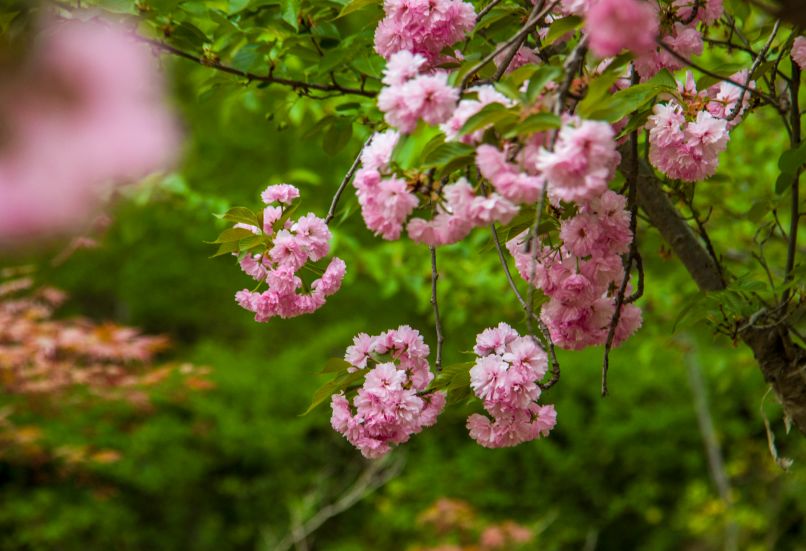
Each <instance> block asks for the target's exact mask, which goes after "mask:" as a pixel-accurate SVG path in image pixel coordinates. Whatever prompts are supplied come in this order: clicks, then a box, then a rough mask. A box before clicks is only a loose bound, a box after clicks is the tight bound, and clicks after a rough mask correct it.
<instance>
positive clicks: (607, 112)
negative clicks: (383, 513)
mask: <svg viewBox="0 0 806 551" xmlns="http://www.w3.org/2000/svg"><path fill="white" fill-rule="evenodd" d="M533 6H535V3H533ZM541 8H545V10H546V11H545V13H543V14H542V15H541V16H540V17H538V19H540V18H541V17H542V18H543V19H541V21H539V23H538V24H537V25H536V26H535V28H534V29H529V28H528V27H527V26H524V27H523V28H522V29H521V31H535V34H534V35H532V34H527V35H525V36H524V35H523V34H518V35H517V36H510V37H507V39H508V40H506V42H499V44H498V46H495V47H494V50H493V49H491V50H490V51H489V53H487V54H482V56H481V57H471V56H470V55H468V58H467V59H465V58H464V56H463V55H462V54H461V53H459V52H453V54H451V52H450V50H449V49H448V48H449V47H450V46H452V45H453V44H455V43H457V42H458V41H460V40H462V39H464V38H466V37H468V36H469V35H470V32H471V31H472V29H473V26H474V24H475V21H476V15H475V13H474V11H473V8H472V6H471V5H470V4H468V3H465V2H462V1H460V0H429V1H425V0H387V1H385V3H384V10H385V14H386V15H385V18H384V19H383V21H381V23H380V24H379V26H378V28H377V29H376V33H375V48H376V50H377V51H378V53H380V54H381V55H382V56H383V57H384V58H385V59H386V67H385V69H384V71H383V78H382V85H383V86H382V88H381V90H380V91H379V93H378V96H377V107H378V109H379V111H380V112H381V113H383V118H384V121H385V124H386V128H385V129H384V128H381V129H380V131H377V132H376V133H375V134H374V135H373V136H372V138H371V139H370V140H369V142H368V143H367V144H366V145H365V147H364V148H363V150H362V152H361V154H360V159H359V161H360V164H358V166H359V168H358V170H357V171H356V172H355V174H354V175H353V176H354V177H353V180H352V183H353V186H354V188H355V191H356V196H357V200H358V203H359V205H360V208H361V215H362V217H363V219H364V222H365V223H366V226H367V228H369V229H370V230H371V231H372V232H373V233H375V235H378V236H380V237H382V238H383V239H387V240H396V239H399V238H401V236H402V235H403V233H404V230H405V232H406V233H408V237H409V238H410V239H411V240H412V241H414V242H416V243H422V244H426V245H429V246H430V247H436V246H441V245H447V244H450V243H456V242H458V241H461V240H462V239H465V238H466V237H467V236H468V235H469V234H470V233H471V232H472V231H473V230H474V229H475V228H480V227H482V226H487V227H490V226H492V230H493V233H494V234H495V236H496V239H497V237H498V235H499V234H498V233H497V231H498V229H500V230H501V231H502V232H506V233H507V236H508V238H509V239H508V241H507V244H506V248H507V249H508V251H509V252H510V254H511V256H512V257H513V258H514V260H515V265H516V267H517V269H518V272H519V274H520V275H521V277H522V278H523V279H524V280H526V281H527V282H528V284H529V285H531V286H532V287H534V288H536V289H539V290H540V291H541V293H542V295H541V296H540V297H539V299H538V300H539V301H540V302H539V304H540V310H539V313H537V312H532V311H531V307H527V309H528V310H529V312H528V314H527V315H529V316H532V315H535V314H536V315H537V318H536V321H538V322H539V323H538V325H539V327H540V330H541V331H542V332H544V335H543V337H545V339H546V342H548V341H551V342H552V343H553V344H556V345H557V346H559V347H561V348H565V349H573V350H579V349H582V348H585V347H589V346H596V345H602V344H607V345H608V351H609V348H610V347H611V346H619V345H620V344H621V343H623V342H624V341H625V340H626V339H628V338H629V337H630V336H631V335H633V334H634V333H635V332H636V331H637V330H638V329H639V327H640V326H641V324H642V314H641V310H640V309H639V308H638V307H637V306H636V305H635V304H634V301H635V300H636V299H637V298H638V296H640V290H639V292H638V293H635V294H634V293H633V291H632V286H631V284H630V276H631V273H632V270H633V268H634V267H635V266H636V265H637V266H639V269H638V275H639V276H641V277H642V272H641V271H640V266H641V265H640V263H639V262H640V258H639V257H638V250H637V247H636V244H635V242H634V239H635V235H634V234H635V228H636V223H637V221H636V220H635V219H633V218H632V216H633V215H634V212H635V211H634V210H633V209H634V208H635V205H634V204H630V205H629V209H628V205H627V199H626V197H625V195H624V194H623V192H621V193H617V192H616V191H614V190H611V189H610V186H611V185H613V180H614V178H615V177H616V170H617V168H618V166H619V164H620V163H621V162H622V157H621V154H620V152H619V144H620V143H624V142H625V140H626V139H627V138H626V135H628V134H629V135H631V140H634V141H635V143H634V144H633V145H637V142H638V140H640V139H641V136H642V134H641V133H640V131H641V130H643V129H646V130H647V131H648V132H647V134H646V136H647V141H648V148H649V152H648V158H649V161H650V164H651V165H652V166H653V167H654V168H655V169H657V170H658V171H660V172H662V173H664V174H666V175H667V176H669V177H670V178H675V179H679V180H683V181H687V182H695V181H698V180H702V179H704V178H707V177H709V176H711V175H713V174H714V172H715V171H716V169H717V165H718V159H719V154H720V153H721V152H722V151H724V150H725V148H726V145H727V142H728V137H729V131H730V130H731V129H732V128H733V127H734V126H735V125H736V124H738V123H739V122H740V121H741V120H742V117H743V116H744V114H745V113H746V111H747V110H748V109H749V108H750V97H751V95H753V94H754V93H755V95H757V96H758V95H759V94H758V93H756V90H755V84H754V83H753V82H751V81H750V80H749V78H748V73H747V72H739V73H736V74H735V75H733V76H732V77H731V78H730V79H726V80H725V81H723V82H718V83H716V84H714V85H713V86H710V87H709V88H707V89H704V90H703V91H698V90H697V87H696V85H695V83H694V80H693V77H691V75H689V78H688V80H687V81H686V83H685V84H679V83H677V81H676V80H675V77H674V75H672V74H671V73H670V71H675V70H677V69H680V68H682V67H683V64H684V63H685V58H690V57H691V56H695V55H698V54H700V53H701V52H702V51H703V45H704V39H703V31H707V30H710V29H709V27H713V28H716V25H717V24H718V20H719V19H720V18H721V16H722V11H723V10H722V1H721V0H661V1H657V2H656V1H654V0H561V1H560V2H557V3H551V4H548V3H538V4H537V5H536V7H535V8H534V10H533V11H532V14H534V13H535V12H536V10H540V9H541ZM485 13H487V12H485ZM520 15H521V16H523V15H524V14H523V13H522V10H521V13H520ZM569 15H574V16H578V17H573V18H568V19H567V20H566V21H564V22H563V24H562V25H558V26H557V28H559V29H565V28H566V27H565V26H566V25H567V26H568V29H569V30H568V31H567V32H566V31H561V33H562V32H565V35H564V36H550V35H554V34H558V33H557V32H556V31H554V29H552V28H551V27H553V23H555V22H557V21H559V20H560V18H565V17H567V16H569ZM528 17H530V18H531V17H535V15H531V16H528ZM528 21H530V25H531V21H532V19H529V20H528ZM776 29H777V26H776ZM561 33H560V34H561ZM477 34H478V35H479V36H470V37H469V40H468V41H467V45H471V44H474V43H475V42H482V39H483V41H486V42H487V43H488V44H489V45H491V44H493V43H494V41H496V40H500V37H498V36H495V35H494V34H493V33H490V36H480V35H481V33H477ZM533 36H535V37H539V39H537V38H534V39H533ZM491 37H494V38H491ZM774 38H775V37H774V36H772V37H771V38H770V40H769V44H768V49H769V47H770V45H772V44H773V42H774V40H773V39H774ZM779 41H780V39H779ZM775 47H778V46H775ZM625 51H627V52H629V53H630V55H629V56H626V55H620V54H623V53H624V52H625ZM804 52H806V40H805V39H803V38H802V37H801V38H798V39H796V40H794V45H793V47H792V50H791V55H792V58H793V60H794V61H795V63H801V64H802V63H806V53H804ZM472 53H473V55H476V54H478V52H472ZM766 53H767V52H763V53H762V54H761V55H762V56H763V55H766ZM563 56H565V59H564V62H562V61H561V62H558V61H557V58H558V57H559V58H560V59H562V57H563ZM761 58H762V57H759V59H761ZM493 64H494V65H496V66H497V69H496V68H494V67H493ZM529 65H532V66H534V67H528V66H529ZM630 65H631V70H628V69H629V68H630ZM457 66H458V67H459V68H458V70H457V71H456V72H455V73H453V74H452V73H451V70H452V68H453V67H457ZM524 67H525V68H524ZM639 80H640V81H642V82H638V81H639ZM773 95H776V94H773ZM765 99H766V98H765ZM625 176H626V175H625ZM630 176H632V175H630ZM627 184H628V186H629V189H631V190H632V191H635V189H636V188H635V186H636V185H637V184H636V182H635V181H634V180H630V181H628V182H627ZM628 186H626V185H625V189H627V187H628ZM295 197H296V190H295V189H287V188H282V189H280V188H277V189H274V190H273V191H272V192H271V193H269V192H268V191H267V193H266V194H264V200H265V201H266V203H267V204H269V206H268V207H267V208H266V211H265V212H264V214H263V218H262V219H261V222H260V224H257V225H254V224H246V225H245V226H241V229H242V230H247V231H249V232H252V233H254V234H255V235H256V236H264V237H265V236H268V237H270V238H271V246H270V247H269V248H268V250H267V252H266V253H265V254H264V255H252V256H250V255H247V256H246V257H244V258H241V260H240V262H241V265H242V267H243V269H244V271H245V272H247V273H248V274H250V275H252V277H254V278H255V279H257V280H258V281H265V282H267V283H268V286H269V290H268V291H266V292H264V293H257V292H249V291H246V290H244V291H241V292H240V293H239V301H240V302H241V303H242V305H244V306H245V307H246V308H248V309H250V310H252V311H254V312H256V314H257V315H256V319H267V318H268V317H270V316H272V315H281V316H286V315H296V313H302V312H303V311H308V310H311V308H309V307H308V306H307V305H308V304H309V303H310V304H314V302H315V299H316V298H317V297H319V295H323V296H324V295H326V290H335V289H337V288H338V284H339V283H340V282H341V276H342V275H343V272H344V265H343V263H341V261H338V259H334V261H333V262H331V266H333V264H334V263H336V262H337V261H338V264H336V267H335V268H334V270H333V272H334V273H333V274H331V273H330V268H329V269H328V270H327V271H326V272H325V276H323V280H322V281H324V282H322V283H320V282H315V283H314V284H313V288H314V292H313V293H312V295H311V296H310V297H308V296H305V295H298V294H297V292H296V290H297V288H298V287H299V286H300V283H299V279H298V278H297V277H296V276H295V275H294V274H295V273H296V271H297V270H299V268H300V267H301V266H302V265H304V264H305V263H306V262H308V261H311V260H314V261H315V260H318V259H319V258H322V257H323V256H324V255H325V254H327V247H326V245H327V239H328V238H329V233H328V232H327V228H326V227H325V226H324V223H323V222H322V221H320V220H319V219H317V218H316V217H314V216H313V215H308V217H305V218H303V219H300V220H299V221H297V222H296V223H295V222H291V221H288V220H286V217H287V212H286V211H285V210H284V208H283V207H282V206H278V205H276V204H274V203H277V202H279V203H281V204H283V205H287V204H288V203H290V201H291V200H293V199H294V198H295ZM521 210H524V211H525V214H526V215H528V216H521V217H518V214H519V213H520V212H521ZM631 211H632V213H631ZM516 217H517V218H516ZM541 217H542V218H541ZM541 220H542V221H543V222H544V224H540V223H539V222H540V221H541ZM530 222H531V223H530ZM266 224H268V226H266ZM261 225H263V227H260V226H261ZM496 225H500V226H503V227H501V228H496ZM524 227H529V228H533V227H534V229H536V230H537V235H533V233H532V232H533V231H534V230H533V229H527V230H524V231H521V230H522V229H523V228H524ZM512 235H514V237H512ZM510 237H511V238H510ZM300 240H301V241H300ZM496 244H497V245H499V252H501V251H500V244H499V242H498V241H497V240H496ZM432 254H433V256H432V262H433V264H432V266H433V268H432V269H433V272H434V273H433V275H432V278H433V287H432V289H433V297H432V302H433V303H434V306H435V318H437V319H438V318H439V316H438V311H437V310H438V307H437V304H436V303H437V300H436V295H437V293H436V281H437V278H438V275H439V274H438V272H437V269H436V252H435V251H433V252H432ZM500 260H501V261H502V262H503V263H504V264H505V263H506V258H505V255H504V253H503V252H501V257H500ZM504 268H505V269H507V270H508V267H507V266H504ZM507 275H508V274H507ZM327 276H333V277H327ZM328 282H330V283H332V285H330V284H328ZM639 282H641V280H640V279H639ZM510 283H511V285H512V286H513V287H515V289H514V290H515V294H516V295H518V297H519V298H520V300H521V303H524V302H525V301H524V300H523V297H522V296H521V295H520V292H519V291H518V289H517V288H516V287H517V286H516V284H515V283H514V282H512V281H511V280H510ZM639 288H640V284H639ZM320 291H321V292H320ZM323 296H322V298H321V301H323V300H324V298H323ZM286 304H287V305H286ZM319 305H321V304H320V303H316V304H314V306H313V307H312V308H313V309H315V307H318V306H319ZM262 312H266V314H262ZM437 323H439V322H438V321H437ZM437 335H438V341H439V342H441V335H442V334H441V331H440V328H439V325H438V326H437ZM538 342H539V341H538V340H536V339H535V337H534V335H530V336H521V335H519V334H518V333H517V331H515V330H514V329H513V328H512V327H510V326H509V325H507V324H505V323H501V324H499V325H498V326H497V327H494V328H490V329H487V330H485V331H484V332H482V333H481V334H479V335H478V336H477V340H476V347H475V349H474V351H475V353H476V359H475V362H474V364H473V367H472V368H470V369H465V367H466V366H460V367H459V368H456V366H453V367H454V368H455V369H453V370H450V369H447V368H446V370H445V371H446V372H450V375H445V374H444V373H445V372H443V375H441V376H440V377H439V378H438V379H437V381H436V382H435V384H434V385H433V386H431V387H430V391H427V389H429V385H430V384H431V380H432V378H433V375H432V374H431V372H430V370H429V366H428V360H427V355H428V347H427V346H426V345H425V344H424V342H423V340H422V338H421V336H420V334H419V333H417V332H416V331H414V330H412V329H410V328H409V327H407V326H403V327H400V328H398V329H397V330H394V331H387V332H386V333H383V334H381V335H378V336H374V337H370V336H368V335H366V334H360V335H358V336H357V337H356V338H355V340H354V344H353V345H352V346H350V347H349V348H348V349H347V353H346V356H345V360H346V361H347V362H348V363H349V367H345V370H344V373H343V374H341V375H340V377H341V378H338V377H337V379H338V380H337V381H335V383H337V384H335V385H334V386H332V387H328V389H327V392H324V393H323V394H322V395H323V396H328V395H330V396H331V407H332V417H331V422H332V425H333V428H334V429H335V430H336V431H338V432H339V433H340V434H342V435H343V436H344V437H345V438H346V439H347V440H348V441H349V442H350V443H352V444H353V445H354V446H355V447H357V448H358V449H359V450H361V452H362V453H363V454H364V455H365V456H366V457H377V456H380V455H382V454H384V453H386V452H388V451H389V450H390V449H391V447H392V446H394V445H396V444H400V443H402V442H405V441H407V440H408V439H409V438H410V436H411V435H412V434H415V433H417V432H419V431H421V430H422V429H423V428H424V427H426V426H429V425H431V424H433V423H434V422H435V420H436V417H437V415H438V414H439V412H440V411H441V409H442V408H443V406H444V404H445V401H446V395H445V394H444V393H443V392H442V391H443V390H444V391H445V392H449V393H453V392H454V391H456V388H457V386H456V385H457V384H458V386H459V387H461V388H462V391H463V392H468V391H469V390H468V387H467V383H466V382H465V381H466V377H468V376H469V378H470V381H469V385H470V390H472V392H473V393H474V394H475V396H476V397H478V398H479V399H481V400H482V402H483V404H484V408H485V410H486V412H487V414H488V415H481V414H474V415H471V416H470V417H469V418H468V420H467V427H468V430H469V432H470V436H471V437H472V438H473V439H475V440H476V441H477V442H478V443H479V444H481V445H482V446H485V447H490V448H499V447H506V446H513V445H517V444H519V443H522V442H526V441H530V440H534V439H536V438H538V437H540V436H545V435H547V434H548V433H549V431H551V430H552V428H553V427H554V426H555V423H556V412H555V411H554V407H553V406H550V405H540V404H539V403H538V399H539V398H540V394H541V386H540V381H541V380H542V379H543V378H544V376H545V375H546V371H547V359H546V354H545V353H544V351H543V349H542V348H541V346H540V345H539V344H538ZM440 346H441V344H440ZM438 357H441V356H440V355H439V354H438ZM456 369H459V371H460V372H461V374H462V377H464V378H461V380H459V379H460V378H459V377H458V375H457V374H456ZM553 380H554V379H552V381H553ZM359 381H360V382H359ZM446 381H449V382H446ZM550 384H553V382H548V383H546V385H550ZM459 394H460V395H461V393H459ZM453 398H454V395H453V394H451V399H453Z"/></svg>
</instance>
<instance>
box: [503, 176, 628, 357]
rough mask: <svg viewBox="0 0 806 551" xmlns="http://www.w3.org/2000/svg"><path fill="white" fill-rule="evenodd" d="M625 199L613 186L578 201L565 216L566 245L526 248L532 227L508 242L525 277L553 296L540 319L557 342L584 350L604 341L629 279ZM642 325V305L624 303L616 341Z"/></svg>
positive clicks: (519, 269)
mask: <svg viewBox="0 0 806 551" xmlns="http://www.w3.org/2000/svg"><path fill="white" fill-rule="evenodd" d="M625 202H626V200H625V198H624V196H623V195H619V194H618V193H615V192H614V191H609V190H608V191H606V192H604V193H603V194H602V195H601V196H599V197H597V198H594V199H591V200H589V201H586V202H584V203H581V204H579V205H578V208H579V210H578V212H577V214H576V215H574V216H573V217H571V218H568V219H566V220H564V221H563V223H562V226H561V228H560V238H561V239H562V245H561V246H559V247H558V248H552V247H545V246H543V247H540V248H537V247H534V248H533V252H532V253H531V254H530V253H529V252H527V251H526V240H527V232H523V233H522V234H520V235H518V236H516V237H515V238H513V239H512V240H510V241H509V242H508V243H507V248H508V249H509V251H510V253H511V254H512V256H513V257H514V258H515V265H516V266H517V268H518V272H519V273H520V274H521V276H522V277H523V278H524V279H525V280H527V281H529V280H530V277H532V274H533V279H531V282H532V284H533V285H535V286H536V287H538V288H539V289H540V290H541V291H543V293H545V295H546V296H548V297H549V301H548V302H547V303H546V304H544V305H543V308H542V310H541V319H542V320H543V322H544V323H545V324H546V326H547V327H548V329H549V332H550V333H551V338H552V340H553V341H554V342H555V344H557V345H558V346H561V347H563V348H568V349H572V350H579V349H582V348H585V347H588V346H595V345H598V344H604V343H605V341H606V340H607V335H608V331H609V327H610V324H611V320H612V318H613V313H614V311H615V308H616V300H617V297H616V294H617V291H618V288H619V285H620V284H621V281H622V279H623V278H624V268H623V267H622V263H621V257H620V255H621V254H624V253H626V252H627V250H628V248H629V245H630V242H631V241H632V232H631V231H630V213H629V212H628V211H627V210H626V209H625V206H626V205H625ZM640 325H641V310H640V309H639V308H638V307H637V306H635V305H634V304H622V306H621V312H620V316H619V321H618V325H617V326H616V330H615V335H614V340H613V342H614V344H616V345H618V344H619V343H621V342H623V341H624V340H625V339H627V338H628V337H629V336H630V335H632V334H633V333H634V332H635V331H636V330H637V329H638V327H640Z"/></svg>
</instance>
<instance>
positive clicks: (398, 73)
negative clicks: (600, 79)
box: [378, 51, 459, 133]
mask: <svg viewBox="0 0 806 551" xmlns="http://www.w3.org/2000/svg"><path fill="white" fill-rule="evenodd" d="M421 62H422V58H420V56H418V55H415V56H412V55H411V53H410V52H407V51H401V52H398V53H396V54H394V55H393V56H392V58H391V59H390V60H389V64H388V65H387V68H386V70H385V75H386V76H385V77H384V81H385V82H386V83H388V85H387V86H386V87H385V88H383V89H382V90H381V92H380V94H379V95H378V108H379V109H380V110H381V111H383V112H384V118H385V119H386V122H387V123H389V124H390V125H391V126H394V127H395V128H397V129H398V130H400V131H401V132H403V133H409V132H412V131H413V130H414V129H415V127H416V126H417V122H418V121H420V120H422V121H424V122H426V123H428V124H440V123H444V122H446V121H447V120H448V119H450V117H451V115H452V114H453V111H454V110H455V109H456V103H457V102H458V101H459V91H458V90H457V89H456V88H453V87H452V86H450V85H449V84H448V75H447V74H446V73H435V74H418V73H417V72H416V71H415V70H414V69H413V67H417V68H419V66H420V65H421ZM405 63H409V64H412V70H410V71H406V70H405V68H404V65H405Z"/></svg>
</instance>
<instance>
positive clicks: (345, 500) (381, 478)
mask: <svg viewBox="0 0 806 551" xmlns="http://www.w3.org/2000/svg"><path fill="white" fill-rule="evenodd" d="M388 463H389V461H385V460H376V461H373V462H371V463H370V464H369V466H368V467H367V468H366V469H365V470H364V471H363V472H362V473H361V475H360V476H359V477H358V479H357V480H356V481H355V482H354V483H353V485H352V486H351V487H350V488H349V489H347V491H345V492H344V493H343V494H342V495H341V497H340V498H339V499H338V500H337V501H335V502H333V503H330V504H328V505H325V506H324V507H322V509H320V510H319V511H317V513H316V514H315V515H314V516H312V517H311V518H309V519H308V520H307V521H305V522H304V523H302V524H301V525H300V526H297V527H295V528H293V529H292V531H291V533H290V534H288V535H287V536H286V537H285V538H283V540H282V541H280V542H279V543H278V544H277V545H275V546H274V547H273V550H274V551H286V550H287V549H291V547H293V546H295V545H297V544H298V543H299V542H301V541H303V540H304V539H305V538H307V537H309V536H310V535H311V534H312V533H314V532H315V531H316V530H318V529H319V527H321V526H322V525H323V524H324V523H325V522H326V521H328V520H330V519H331V518H333V517H335V516H336V515H339V514H341V513H343V512H344V511H346V510H347V509H349V508H350V507H352V506H353V505H355V504H356V503H358V502H359V501H361V500H362V499H363V498H364V497H366V496H367V495H369V494H370V493H372V492H374V491H375V490H377V489H378V488H380V487H381V486H383V485H384V484H386V483H387V482H389V481H390V480H391V479H393V478H394V477H396V476H397V475H398V474H400V471H401V470H402V468H403V461H402V460H401V459H398V460H397V461H395V462H392V464H391V465H388ZM387 465H388V466H387ZM385 467H386V468H385ZM384 468H385V470H384Z"/></svg>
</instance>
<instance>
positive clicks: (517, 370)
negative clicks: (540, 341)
mask: <svg viewBox="0 0 806 551" xmlns="http://www.w3.org/2000/svg"><path fill="white" fill-rule="evenodd" d="M474 351H475V353H476V355H477V356H478V357H477V359H476V362H475V364H474V365H473V367H472V368H471V369H470V387H471V389H472V390H473V392H474V394H475V395H476V396H477V397H478V398H480V399H481V400H482V402H483V404H484V408H485V409H486V410H487V412H488V413H489V414H490V415H491V416H492V420H490V419H489V418H487V417H485V416H483V415H479V414H473V415H471V416H470V417H469V418H468V420H467V428H468V431H469V432H470V437H471V438H473V439H474V440H476V442H478V443H479V444H480V445H482V446H484V447H488V448H501V447H507V446H515V445H517V444H520V443H522V442H527V441H529V440H534V439H535V438H538V437H540V436H546V435H547V434H548V432H549V431H550V430H551V429H552V428H553V427H554V424H555V423H556V414H552V413H551V412H553V411H554V409H553V407H551V406H539V405H538V404H537V403H536V400H537V399H538V398H539V397H540V387H539V386H538V384H537V383H538V381H539V380H540V379H541V378H543V376H544V375H545V374H546V371H547V358H546V354H545V353H544V352H543V350H542V349H541V348H540V347H539V346H538V345H537V343H536V342H535V341H534V340H533V339H532V338H531V337H521V336H520V335H518V333H517V332H516V331H515V330H514V329H512V328H511V327H510V326H509V325H507V324H506V323H503V322H502V323H499V324H498V326H497V327H494V328H489V329H485V330H484V331H482V332H481V333H480V334H479V335H478V336H477V337H476V347H475V348H474ZM545 408H548V409H545Z"/></svg>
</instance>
